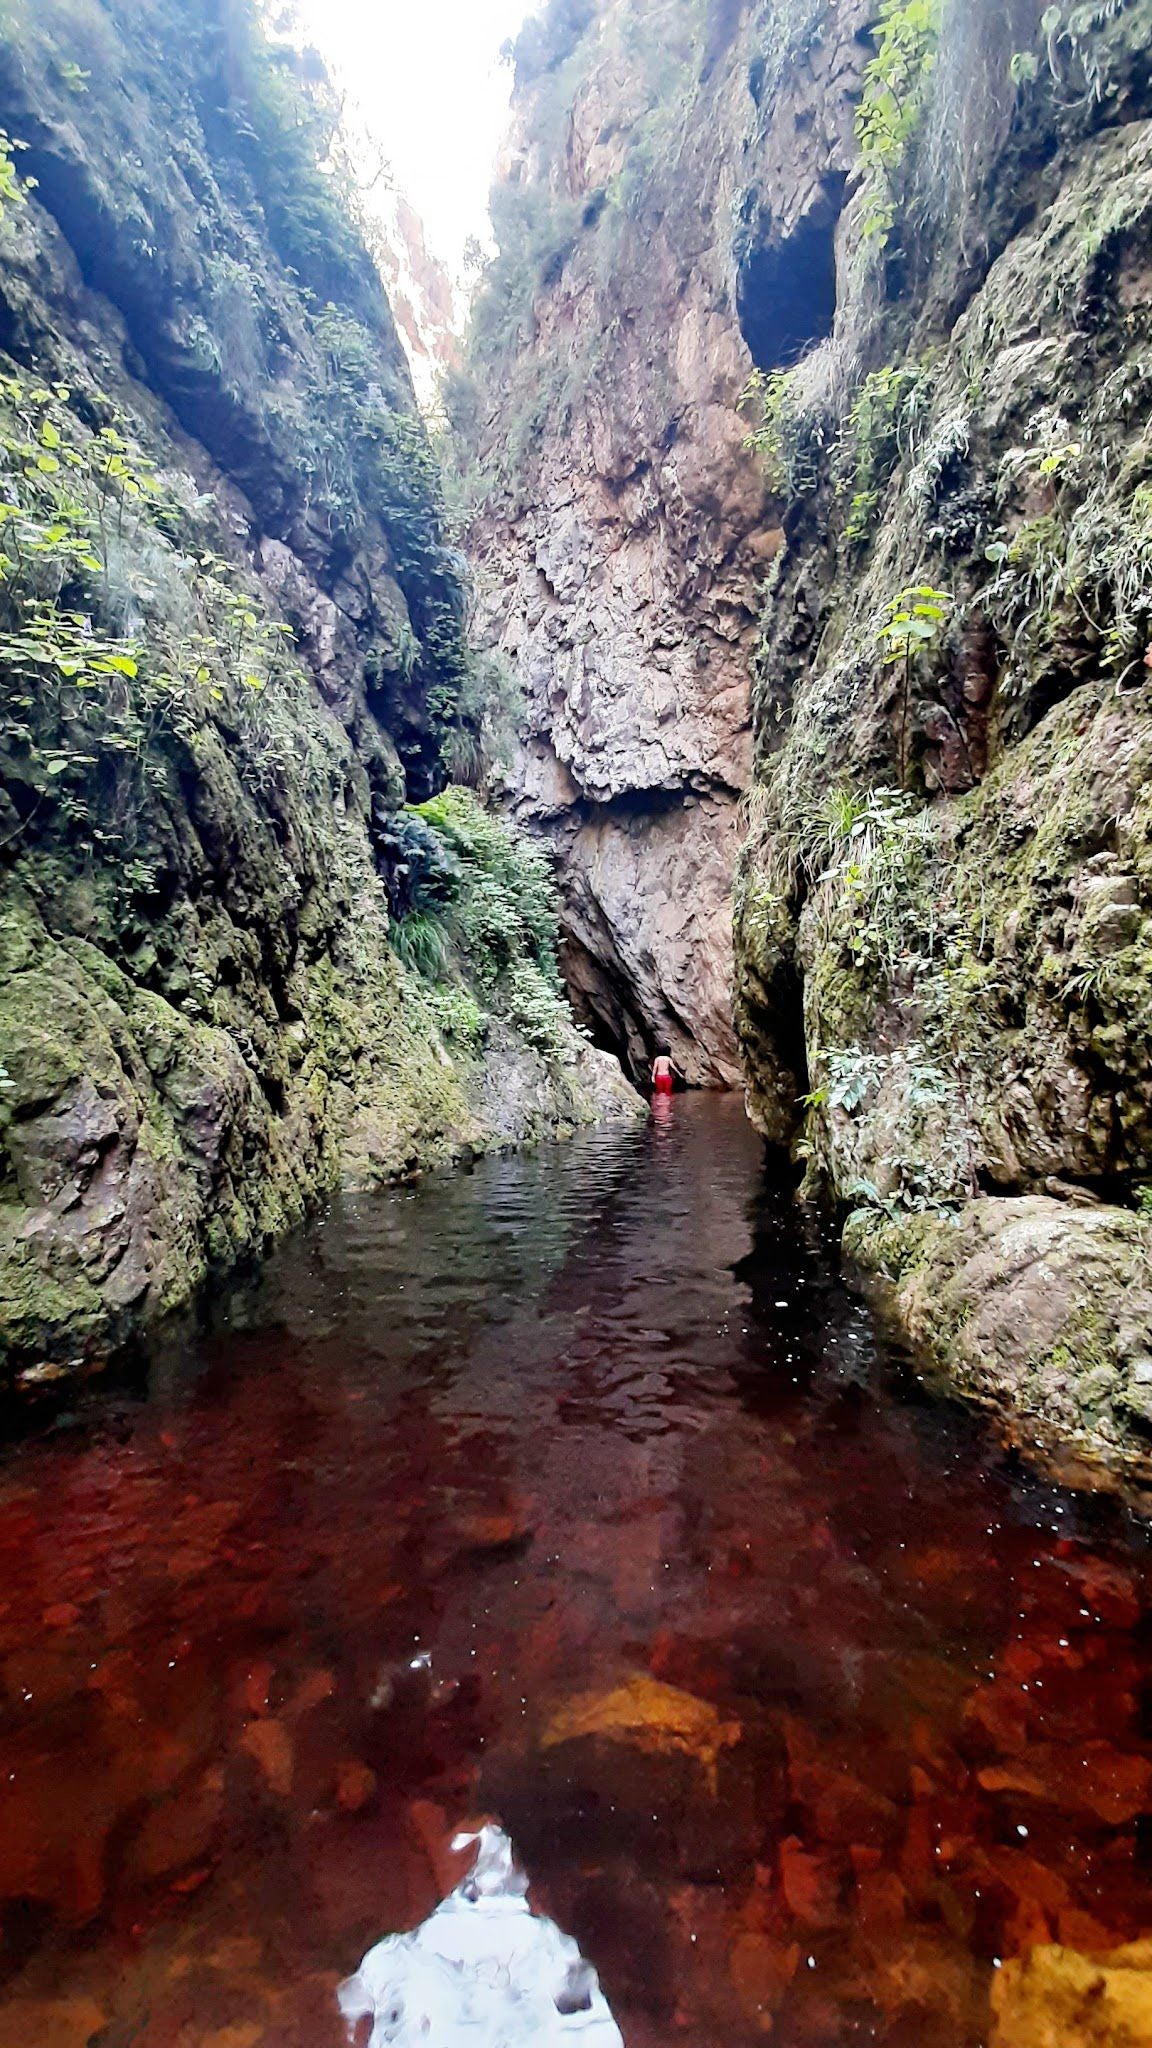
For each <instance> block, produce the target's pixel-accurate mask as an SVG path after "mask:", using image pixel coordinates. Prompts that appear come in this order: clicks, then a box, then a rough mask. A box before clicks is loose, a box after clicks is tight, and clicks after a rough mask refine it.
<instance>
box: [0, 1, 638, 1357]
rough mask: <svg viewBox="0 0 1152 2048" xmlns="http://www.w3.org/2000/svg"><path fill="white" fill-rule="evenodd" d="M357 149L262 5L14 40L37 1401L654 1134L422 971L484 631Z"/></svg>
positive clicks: (6, 626) (10, 240)
mask: <svg viewBox="0 0 1152 2048" xmlns="http://www.w3.org/2000/svg"><path fill="white" fill-rule="evenodd" d="M324 114H325V109H324V107H323V105H322V104H320V105H318V104H317V103H316V102H315V101H309V99H308V98H307V96H306V95H305V96H303V97H302V96H301V94H300V92H299V90H298V81H296V80H295V79H294V77H293V73H292V62H291V58H290V53H289V52H287V51H286V50H281V51H279V52H277V51H276V50H275V49H273V48H271V47H270V46H268V45H266V44H265V43H264V41H263V39H262V36H261V34H260V32H259V30H258V29H257V27H256V23H255V16H254V13H253V12H252V10H250V9H249V8H248V7H247V6H246V5H243V4H242V5H239V6H234V5H231V4H229V5H220V6H216V5H214V4H213V5H210V6H208V7H200V6H196V7H189V6H186V5H184V4H183V0H149V4H148V5H147V6H145V7H143V8H138V7H135V6H132V7H128V6H123V7H122V6H120V5H119V4H118V0H94V4H92V5H90V6H86V7H84V8H83V9H77V8H76V7H74V6H73V5H71V4H70V0H46V4H45V5H43V6H37V7H36V8H35V9H33V8H32V7H31V6H28V5H26V4H24V0H13V5H12V6H11V7H10V8H9V9H8V10H6V17H5V35H4V39H3V41H2V43H0V128H5V129H6V130H7V133H8V135H9V136H10V137H12V138H14V139H17V140H19V141H22V142H24V143H26V144H27V145H28V147H27V149H26V150H25V151H23V152H21V153H19V156H18V167H19V173H20V175H21V176H23V175H24V174H26V173H27V172H32V173H33V174H34V177H35V178H36V180H37V181H38V182H37V183H36V184H35V185H34V186H33V185H31V184H29V186H28V189H27V191H26V192H25V193H24V194H23V196H22V197H18V198H17V199H15V200H14V199H12V198H9V200H8V201H7V203H5V204H3V205H0V257H2V258H3V262H2V266H0V336H2V339H3V342H4V347H5V351H6V352H5V353H4V354H3V356H0V478H2V489H0V502H2V510H0V555H2V560H0V572H2V574H0V677H2V680H3V684H4V689H5V695H6V718H5V723H4V728H3V731H2V732H0V1381H2V1380H3V1379H4V1378H7V1377H10V1376H11V1375H13V1374H15V1375H27V1374H29V1373H31V1374H32V1375H34V1376H35V1375H36V1374H38V1373H42V1372H43V1371H45V1370H47V1371H56V1370H58V1369H59V1368H60V1367H61V1366H66V1365H68V1364H69V1363H70V1362H75V1361H77V1360H82V1359H83V1358H84V1357H86V1356H88V1355H90V1354H92V1353H93V1352H94V1351H99V1350H100V1349H102V1348H104V1347H106V1346H107V1345H108V1344H109V1343H110V1342H113V1341H115V1340H116V1339H118V1338H119V1337H122V1336H123V1335H125V1334H126V1333H127V1331H129V1330H130V1329H131V1328H132V1327H134V1326H135V1325H136V1324H137V1323H138V1322H140V1321H141V1320H143V1319H151V1318H154V1317H155V1316H157V1315H159V1314H162V1313H163V1312H165V1311H166V1310H168V1309H170V1308H172V1307H174V1306H175V1305H177V1304H178V1303H180V1302H183V1301H186V1300H187V1299H188V1297H189V1296H190V1294H191V1293H192V1292H193V1291H194V1289H195V1288H196V1287H197V1286H198V1285H199V1283H200V1282H201V1281H202V1280H203V1278H204V1277H205V1275H206V1274H207V1273H208V1272H210V1271H211V1270H212V1269H213V1268H218V1267H222V1266H225V1265H227V1264H229V1263H231V1262H232V1261H234V1260H235V1259H237V1258H239V1257H241V1256H243V1255H246V1254H249V1253H252V1252H257V1251H259V1250H260V1249H261V1248H262V1247H263V1246H264V1245H266V1244H267V1243H268V1242H269V1241H270V1240H271V1239H272V1238H274V1237H275V1236H277V1235H278V1234H279V1233H281V1232H282V1231H284V1230H285V1229H287V1228H289V1227H290V1226H291V1225H292V1224H294V1223H296V1222H298V1221H299V1220H300V1219H301V1218H302V1217H303V1216H304V1215H305V1214H306V1213H307V1211H308V1209H309V1208H310V1207H311V1206H312V1205H314V1204H315V1203H316V1201H317V1200H318V1199H319V1198H320V1197H321V1196H322V1195H323V1194H324V1192H325V1191H326V1190H327V1189H329V1188H330V1187H332V1186H333V1185H334V1183H335V1182H336V1181H337V1180H338V1179H339V1178H340V1176H341V1175H342V1174H343V1175H345V1176H346V1177H348V1178H350V1179H351V1180H353V1181H354V1182H355V1183H356V1184H358V1185H367V1184H373V1183H377V1182H380V1181H384V1180H387V1179H390V1178H394V1177H395V1176H397V1175H399V1174H407V1173H412V1172H415V1171H417V1170H419V1169H421V1168H423V1167H426V1166H432V1165H437V1164H441V1163H443V1162H446V1161H448V1160H450V1159H452V1158H455V1157H458V1156H460V1155H461V1154H462V1153H464V1152H466V1151H476V1150H478V1149H480V1148H482V1147H483V1146H485V1145H490V1144H507V1143H514V1142H519V1141H521V1140H522V1139H524V1138H535V1137H539V1136H541V1135H544V1134H547V1133H551V1132H558V1131H563V1130H567V1129H569V1128H570V1127H571V1126H572V1125H573V1124H574V1123H575V1122H577V1121H585V1120H588V1119H589V1118H591V1117H593V1116H596V1115H598V1114H600V1113H602V1112H608V1113H613V1112H615V1113H621V1114H631V1113H633V1112H634V1110H635V1109H636V1107H637V1106H638V1105H637V1099H636V1098H635V1097H634V1096H633V1095H632V1094H631V1091H628V1090H626V1089H625V1088H624V1086H623V1083H622V1082H621V1081H620V1079H619V1076H618V1074H617V1073H616V1071H615V1069H614V1068H612V1066H611V1063H609V1062H602V1061H601V1060H600V1058H599V1056H594V1055H593V1054H592V1053H591V1052H590V1049H589V1048H588V1047H587V1046H586V1045H585V1044H584V1041H583V1040H582V1039H580V1038H579V1036H578V1035H577V1034H576V1032H575V1031H574V1029H573V1028H572V1025H571V1021H570V1019H569V1018H568V1017H567V1014H566V1013H564V1014H562V1015H561V1014H559V1012H558V1014H557V1018H556V1020H555V1036H554V1038H553V1039H551V1040H549V1041H548V1042H547V1044H546V1045H545V1046H544V1048H543V1051H541V1049H540V1047H539V1045H538V1044H537V1042H536V1037H537V1034H536V1033H535V1032H534V1028H533V1015H532V1012H531V1010H530V1008H529V1009H524V1007H523V1005H521V1006H520V1007H519V1008H518V1007H517V1001H516V986H515V985H514V980H513V978H512V977H513V970H516V969H519V970H522V971H525V972H526V971H527V966H528V963H527V961H526V960H520V959H519V956H518V955H517V956H516V957H515V958H513V954H512V953H509V954H508V956H507V957H506V958H504V957H502V958H501V959H500V961H498V962H497V963H496V971H492V972H490V971H489V969H490V965H491V963H490V962H489V960H488V959H487V957H485V959H484V960H483V961H481V960H479V959H477V960H473V959H472V958H471V957H470V954H469V948H468V944H467V935H466V934H463V935H461V936H460V937H459V942H458V943H457V944H456V946H455V949H454V953H453V958H452V961H451V964H450V971H448V973H447V984H448V985H447V986H445V987H441V986H439V985H437V983H436V982H435V981H429V980H427V979H425V978H422V977H421V975H419V974H418V973H416V972H414V971H413V969H412V968H411V967H408V966H405V965H404V964H403V963H402V961H401V960H400V959H399V958H398V957H397V956H396V954H395V953H394V952H393V950H392V947H391V944H390V940H391V939H393V938H395V936H396V928H397V920H398V919H400V920H401V921H402V917H403V911H404V908H405V901H404V898H405V888H406V882H405V866H404V862H403V859H402V851H403V845H402V842H403V831H402V830H401V829H399V826H398V821H400V824H401V825H402V821H403V818H404V811H403V805H404V799H405V795H406V794H409V793H410V794H412V795H414V796H416V797H426V796H427V795H428V794H429V792H430V791H431V789H432V788H434V787H435V786H437V784H438V783H439V782H440V781H441V780H442V779H443V770H442V768H441V766H440V752H441V747H442V743H443V742H444V740H445V738H446V737H447V736H450V735H451V732H452V728H453V726H454V724H456V723H458V712H459V704H460V692H461V687H462V681H463V679H464V676H465V673H466V670H467V664H468V660H469V656H468V652H467V648H466V646H465V642H464V635H463V616H464V609H465V604H464V591H463V586H462V582H461V573H460V567H459V563H458V561H457V560H456V558H455V557H453V556H452V554H451V552H450V551H449V550H448V549H447V547H446V546H445V542H444V533H443V520H442V507H441V503H440V494H439V483H438V478H437V473H436V469H435V464H434V461H433V458H432V455H431V452H430V449H429V446H428V442H427V438H426V436H425V433H424V429H423V426H422V424H421V422H420V420H419V418H418V416H417V413H416V409H415V404H414V401H413V398H412V393H411V387H410V383H409V379H408V373H407V368H406V365H405V363H404V359H403V356H402V353H401V351H400V348H399V345H398V343H397V340H396V335H395V332H394V329H393V326H392V322H391V317H390V314H389V311H388V307H387V304H386V301H385V299H384V296H383V292H382V290H381V287H380V284H379V280H378V279H377V277H376V275H375V272H374V270H373V268H372V265H371V263H370V261H369V259H368V257H367V254H366V252H365V249H364V246H363V244H362V242H361V241H360V239H359V236H358V233H357V230H356V228H355V225H354V222H353V220H352V218H351V215H350V212H349V202H348V198H347V196H346V195H342V193H341V191H340V189H339V187H338V185H337V184H335V183H334V182H333V180H332V179H330V178H328V177H325V176H324V175H322V173H321V172H320V170H319V169H318V168H317V161H316V153H315V144H316V140H317V135H318V133H319V132H320V131H321V130H322V122H323V117H324ZM493 829H494V830H495V829H497V828H495V827H493ZM508 848H509V855H508V857H509V859H510V860H513V861H514V858H515V855H514V848H513V847H512V842H511V840H509V841H508ZM554 941H555V919H554V917H553V919H552V923H551V926H550V928H549V930H548V932H547V933H546V934H545V935H544V936H543V937H542V938H541V945H542V946H543V948H544V952H545V954H547V951H548V948H549V947H552V946H554ZM535 971H536V972H537V973H541V972H542V971H543V970H542V968H541V966H540V961H539V959H537V960H536V961H535ZM551 971H552V973H553V975H554V972H555V969H554V958H553V964H552V969H551ZM453 1017H456V1018H457V1021H458V1020H459V1018H460V1017H463V1018H465V1019H466V1021H467V1022H468V1025H469V1028H468V1030H467V1031H464V1032H463V1033H461V1032H457V1033H456V1035H455V1036H454V1035H453V1032H452V1030H451V1029H450V1028H449V1025H450V1023H451V1021H452V1018H453ZM446 1020H447V1021H446ZM485 1037H490V1043H489V1048H488V1052H487V1054H483V1044H484V1040H485ZM482 1055H483V1056H482ZM505 1077H506V1078H505Z"/></svg>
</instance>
